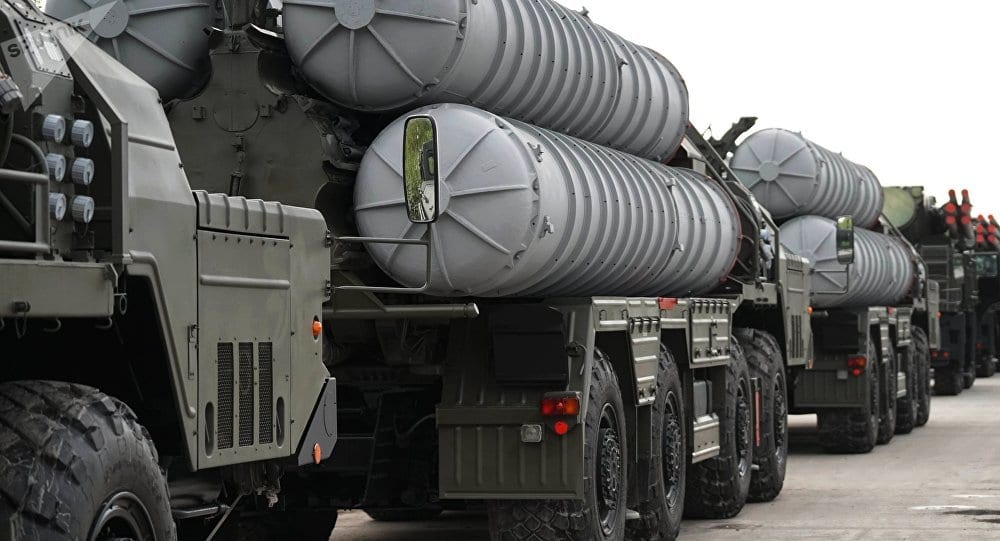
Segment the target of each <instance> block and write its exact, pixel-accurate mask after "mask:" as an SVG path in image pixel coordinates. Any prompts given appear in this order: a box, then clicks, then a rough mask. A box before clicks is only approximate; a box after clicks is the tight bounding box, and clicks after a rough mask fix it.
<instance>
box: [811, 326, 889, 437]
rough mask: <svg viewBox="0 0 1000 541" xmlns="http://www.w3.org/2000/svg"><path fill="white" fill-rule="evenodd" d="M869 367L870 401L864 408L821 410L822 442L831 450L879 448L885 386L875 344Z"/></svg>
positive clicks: (870, 355) (871, 345)
mask: <svg viewBox="0 0 1000 541" xmlns="http://www.w3.org/2000/svg"><path fill="white" fill-rule="evenodd" d="M868 359H869V366H868V369H867V370H865V373H864V377H865V378H867V379H868V401H867V402H866V403H865V405H864V406H862V407H861V408H854V409H837V410H821V411H820V412H819V414H818V418H819V423H818V424H819V443H820V445H821V446H822V447H823V448H824V449H825V450H826V451H827V452H830V453H857V454H860V453H868V452H870V451H871V450H872V449H874V448H875V442H876V440H877V438H878V425H879V404H880V402H881V396H880V395H881V392H880V389H881V385H880V382H879V377H878V376H879V370H878V366H877V362H878V361H877V360H876V361H875V366H872V364H871V360H872V359H877V356H876V354H875V346H874V345H873V344H870V345H869V346H868Z"/></svg>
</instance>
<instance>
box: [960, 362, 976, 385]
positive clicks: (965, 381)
mask: <svg viewBox="0 0 1000 541" xmlns="http://www.w3.org/2000/svg"><path fill="white" fill-rule="evenodd" d="M975 384H976V368H975V367H974V366H973V367H970V368H969V369H968V370H966V371H964V372H962V388H963V389H971V388H972V386H973V385H975Z"/></svg>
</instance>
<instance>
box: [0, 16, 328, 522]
mask: <svg viewBox="0 0 1000 541" xmlns="http://www.w3.org/2000/svg"><path fill="white" fill-rule="evenodd" d="M107 8H110V9H111V10H119V9H125V8H124V7H123V5H122V4H114V5H110V4H109V5H107V6H105V9H107ZM114 19H115V18H114V17H110V16H109V17H108V18H107V19H103V21H104V23H102V24H112V25H113V24H116V23H115V22H114ZM96 20H98V21H101V20H102V19H101V17H98V18H97V19H96ZM109 21H110V22H109ZM105 30H107V28H106V27H104V26H100V25H99V28H98V29H97V32H98V34H100V33H102V32H104V31H105ZM0 35H2V39H3V45H2V51H3V59H2V70H0V102H2V103H0V110H2V113H0V125H2V128H0V164H2V165H0V277H2V279H0V347H2V349H3V351H4V352H5V357H6V360H7V362H6V363H5V365H4V368H3V371H2V372H0V380H2V382H0V435H2V437H0V457H2V458H0V494H2V495H3V498H2V499H0V537H2V538H4V539H18V540H20V539H25V540H27V539H143V540H147V539H160V540H169V539H175V538H176V537H177V534H178V531H177V530H178V527H177V526H175V521H176V523H177V524H178V525H179V529H180V531H181V534H182V535H186V534H187V533H193V532H196V536H197V537H199V538H204V537H205V536H206V535H209V534H211V535H216V534H218V535H216V538H222V537H224V536H229V537H233V536H234V535H235V534H233V533H224V532H222V531H221V530H220V529H219V528H218V527H219V526H221V525H223V522H221V521H222V520H223V519H224V518H225V517H226V516H227V515H229V513H230V512H231V511H232V510H233V509H234V508H236V506H237V505H238V503H239V502H240V501H241V499H245V500H247V501H250V500H253V501H255V502H256V501H264V502H269V503H271V504H275V503H276V502H280V503H278V504H277V505H275V506H274V512H275V513H279V514H280V513H283V512H284V511H281V510H282V509H286V507H285V504H286V502H287V501H288V498H287V497H285V496H286V494H287V493H283V491H282V489H281V482H280V478H281V473H282V472H283V471H284V470H287V469H294V468H297V467H299V466H300V465H314V464H315V463H316V462H319V461H322V460H323V459H326V458H328V457H329V456H330V455H331V453H332V451H333V447H334V444H335V441H336V427H337V424H336V422H337V417H336V400H337V398H336V385H335V381H334V380H333V378H331V377H330V375H329V372H328V370H327V368H326V367H325V366H324V364H323V361H322V353H323V350H322V348H323V342H322V320H323V318H322V315H323V304H324V302H326V301H327V300H328V299H329V297H330V291H329V280H330V276H329V258H330V255H329V254H330V238H329V236H328V235H327V225H326V222H325V221H324V219H323V217H322V215H321V214H320V213H319V212H318V211H316V210H315V209H312V208H301V207H295V206H288V205H284V204H281V203H274V202H265V201H261V200H259V199H247V198H244V197H240V196H229V195H226V194H219V193H209V192H205V191H199V190H192V188H191V186H190V184H189V182H188V180H187V176H186V174H185V169H184V164H183V161H182V159H181V157H180V156H179V155H178V152H177V145H176V143H175V140H174V137H173V135H172V133H171V130H170V126H169V124H168V122H167V116H166V114H165V113H164V110H163V107H162V104H161V102H160V98H159V96H158V94H157V91H156V90H155V89H154V88H153V87H151V86H150V85H149V84H147V83H146V82H145V81H143V80H142V79H140V78H139V77H138V76H137V75H135V74H134V73H132V72H131V71H129V70H128V69H126V68H125V67H123V66H122V65H121V64H119V63H118V62H116V61H115V60H113V59H112V58H111V57H110V56H109V55H108V54H106V53H105V52H104V51H102V50H101V48H99V47H98V46H97V45H94V44H93V43H91V41H90V40H88V39H87V38H86V37H85V36H84V35H83V34H81V33H78V32H77V31H76V30H74V29H73V28H71V27H69V26H67V25H66V24H63V23H59V22H57V21H55V20H54V19H51V18H50V17H48V16H46V15H44V14H42V13H41V12H39V11H38V10H37V9H36V7H35V4H33V3H31V2H22V1H19V0H12V1H8V2H3V3H0ZM266 508H267V505H266V504H265V505H263V506H261V509H266ZM287 513H291V514H294V515H295V517H296V520H294V521H287V520H286V519H287V518H288V517H287V516H285V517H284V518H283V519H282V520H286V521H287V522H288V526H286V528H287V529H286V532H291V533H290V535H293V536H296V537H297V536H299V535H300V534H301V535H315V531H316V530H313V531H312V532H308V528H310V527H312V528H319V531H320V532H322V531H324V530H325V531H326V532H327V533H328V532H329V530H330V527H332V523H333V520H334V519H335V515H333V516H332V517H331V516H330V515H329V514H323V515H309V514H308V513H306V512H299V511H297V510H289V511H288V512H287ZM213 530H215V532H213ZM296 532H297V533H296ZM307 532H308V533H307Z"/></svg>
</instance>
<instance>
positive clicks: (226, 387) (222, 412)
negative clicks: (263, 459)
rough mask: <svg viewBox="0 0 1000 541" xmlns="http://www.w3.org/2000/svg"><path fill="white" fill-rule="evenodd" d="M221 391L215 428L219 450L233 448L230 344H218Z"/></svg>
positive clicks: (218, 398) (231, 346) (231, 349)
mask: <svg viewBox="0 0 1000 541" xmlns="http://www.w3.org/2000/svg"><path fill="white" fill-rule="evenodd" d="M218 365H219V378H218V381H219V389H218V395H217V398H216V400H217V409H216V412H217V417H216V423H215V426H217V427H218V433H217V435H216V438H217V441H218V442H219V449H232V447H233V345H232V344H231V343H229V342H219V344H218Z"/></svg>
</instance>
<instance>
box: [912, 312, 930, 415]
mask: <svg viewBox="0 0 1000 541" xmlns="http://www.w3.org/2000/svg"><path fill="white" fill-rule="evenodd" d="M928 343H929V342H928V340H927V333H925V332H924V330H923V329H921V328H920V327H913V345H912V348H913V349H912V351H913V361H914V364H915V365H916V367H917V375H918V376H919V380H918V383H917V426H924V425H925V424H927V421H929V420H930V418H931V350H930V347H929V346H928Z"/></svg>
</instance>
